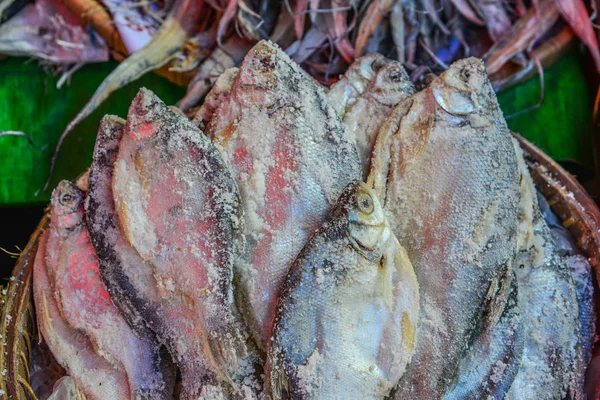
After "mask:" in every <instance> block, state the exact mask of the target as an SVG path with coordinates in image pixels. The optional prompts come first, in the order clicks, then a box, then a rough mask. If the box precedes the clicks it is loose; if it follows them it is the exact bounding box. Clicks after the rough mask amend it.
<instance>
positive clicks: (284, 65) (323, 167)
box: [206, 41, 360, 349]
mask: <svg viewBox="0 0 600 400" xmlns="http://www.w3.org/2000/svg"><path fill="white" fill-rule="evenodd" d="M206 132H207V134H208V135H210V137H211V138H213V140H214V141H215V142H216V143H217V144H219V145H220V146H222V147H223V150H224V153H225V154H226V157H227V160H226V161H227V162H229V164H230V166H231V168H232V169H233V174H234V177H235V179H236V181H237V184H238V186H239V188H240V193H241V198H242V205H243V208H244V212H245V216H246V229H245V237H246V243H247V246H246V251H245V253H244V254H243V255H242V256H241V257H239V258H238V259H237V260H236V261H235V273H236V287H237V290H238V293H237V294H236V296H238V299H237V300H238V305H239V306H240V308H241V309H240V311H241V312H242V313H243V315H244V317H245V319H246V321H247V323H248V325H249V327H250V330H251V332H252V335H253V336H254V338H255V340H256V342H257V343H258V344H259V346H260V347H261V348H262V349H264V348H265V347H266V342H267V340H268V338H269V337H270V336H271V329H272V321H273V317H274V313H275V303H276V298H277V295H278V293H279V288H280V286H281V283H282V282H283V280H284V278H285V275H286V274H287V271H288V269H289V267H290V265H291V263H292V261H293V260H294V258H295V257H296V256H297V254H298V252H299V251H300V249H301V248H302V246H303V245H304V243H305V241H306V239H307V238H308V236H309V235H310V233H311V232H312V231H313V229H315V228H316V227H317V226H318V225H319V224H320V223H321V222H322V221H323V218H324V217H325V215H326V213H327V210H328V209H329V206H330V205H331V204H334V203H335V201H336V199H337V196H338V195H339V194H340V193H341V191H342V190H343V188H344V187H345V185H346V184H347V183H348V182H350V181H352V180H354V179H357V178H359V177H360V172H359V171H360V166H359V162H358V155H357V153H356V147H355V145H354V141H353V139H352V138H349V137H347V135H346V133H345V131H344V128H343V125H342V123H341V121H340V119H339V117H338V116H337V114H336V112H335V110H334V109H333V108H332V107H331V106H330V105H329V102H328V100H327V97H326V95H325V93H324V92H323V89H322V88H320V87H319V86H318V85H317V84H316V83H315V81H314V80H313V79H312V78H310V77H309V76H308V75H307V74H306V73H305V72H304V71H302V70H300V68H299V67H298V65H297V64H295V63H294V62H293V61H292V60H290V58H289V57H288V56H287V55H286V54H285V53H283V52H282V51H281V50H280V49H279V48H278V47H276V46H275V45H274V44H272V43H271V42H266V41H262V42H259V43H258V44H257V45H256V46H254V48H253V49H252V50H250V52H249V53H248V55H247V56H246V58H245V59H244V62H243V63H242V66H241V67H240V70H239V72H238V75H237V77H236V79H235V81H234V83H233V88H232V91H231V95H230V101H229V102H226V103H222V104H221V105H220V106H219V108H218V109H217V110H216V111H215V113H214V114H213V117H212V119H211V121H210V122H209V124H208V126H207V130H206Z"/></svg>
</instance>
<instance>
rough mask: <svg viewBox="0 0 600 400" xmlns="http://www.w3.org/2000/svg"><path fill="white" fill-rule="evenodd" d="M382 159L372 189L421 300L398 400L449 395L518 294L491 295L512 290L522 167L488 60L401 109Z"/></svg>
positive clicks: (458, 66) (452, 73) (469, 65)
mask: <svg viewBox="0 0 600 400" xmlns="http://www.w3.org/2000/svg"><path fill="white" fill-rule="evenodd" d="M374 157H375V159H374V161H373V164H372V170H371V174H370V176H369V180H368V183H369V184H370V186H372V187H374V188H375V189H376V192H377V193H378V194H379V197H380V199H381V198H383V199H384V207H385V209H386V213H387V214H386V215H387V217H388V220H389V222H390V226H391V227H392V230H393V231H394V233H395V234H396V237H397V238H398V240H399V242H400V243H401V244H402V245H403V246H404V247H405V248H406V251H407V253H408V255H409V258H410V260H411V262H412V264H413V266H414V268H415V273H416V274H417V279H418V281H419V286H420V298H421V315H420V322H419V330H418V338H419V340H418V342H417V349H416V352H415V355H414V357H413V361H412V362H411V364H410V365H409V366H408V369H407V372H406V373H405V374H404V376H403V377H402V378H401V380H400V384H399V385H398V387H397V389H396V393H395V394H394V398H396V399H408V398H415V397H416V398H426V399H436V398H441V397H443V396H444V394H446V393H447V391H448V390H449V389H451V386H450V385H451V384H452V383H453V381H455V379H456V378H457V377H456V376H455V374H456V373H457V372H458V367H459V364H460V360H461V358H462V357H463V356H464V354H465V352H466V351H467V349H468V344H469V343H470V342H471V343H472V342H473V341H475V340H477V339H478V335H479V334H480V333H481V332H478V331H477V325H478V321H479V318H480V316H481V315H484V314H483V313H490V314H491V315H495V317H494V318H493V319H492V320H493V321H496V320H497V318H498V317H497V315H498V314H499V313H500V314H501V312H502V310H504V309H505V306H504V305H503V301H502V299H504V300H505V301H506V299H507V298H508V297H509V296H507V294H508V292H509V291H508V290H504V291H502V293H504V296H501V297H492V300H493V301H490V300H489V299H487V297H488V293H493V292H494V291H492V292H490V288H493V287H502V286H504V287H510V285H508V286H507V285H502V284H501V282H503V277H505V276H506V273H504V272H503V271H506V268H507V267H508V268H510V266H512V261H513V259H514V255H515V247H516V227H517V214H516V207H517V202H518V193H519V180H518V171H517V166H516V161H515V155H514V150H513V147H512V142H511V138H510V135H509V134H508V128H507V127H506V123H505V121H504V119H503V118H502V113H501V111H500V108H499V106H498V102H497V100H496V98H495V95H494V92H493V89H492V87H491V84H490V82H489V79H488V78H487V76H486V74H485V69H484V67H483V63H482V62H481V61H480V60H477V59H474V58H468V59H464V60H461V61H458V62H455V63H454V64H452V65H451V66H450V68H449V69H448V70H447V71H446V72H444V73H443V74H442V75H441V76H439V77H438V78H437V79H435V80H434V81H433V82H431V84H430V86H429V87H428V88H426V89H424V90H423V91H421V92H419V93H417V94H416V95H414V96H413V97H410V98H408V99H407V100H405V101H403V102H402V103H400V105H398V107H396V109H395V110H394V111H393V113H392V115H391V116H390V117H389V118H388V120H387V121H386V123H385V124H384V126H383V127H382V129H381V131H380V133H379V135H378V138H377V143H376V148H375V153H374ZM491 306H493V307H491ZM501 354H503V352H501Z"/></svg>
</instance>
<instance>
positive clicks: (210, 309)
mask: <svg viewBox="0 0 600 400" xmlns="http://www.w3.org/2000/svg"><path fill="white" fill-rule="evenodd" d="M113 195H114V198H115V205H116V211H117V214H118V215H119V218H120V224H121V228H122V230H123V234H124V236H125V237H126V239H127V241H128V243H129V244H131V245H132V246H133V248H134V249H135V250H137V252H138V253H139V255H140V256H141V257H142V259H144V261H146V262H147V263H149V264H150V265H151V266H152V268H153V271H154V279H155V280H156V285H157V290H158V293H159V295H160V297H161V300H160V301H161V304H166V303H171V304H173V306H172V307H171V308H170V309H171V310H175V309H177V312H178V314H177V315H178V317H175V318H174V316H172V315H170V314H164V313H161V314H160V316H159V317H160V318H161V319H162V321H161V324H162V326H163V327H162V328H160V329H156V332H157V334H158V335H159V336H161V337H165V339H166V342H167V345H168V347H169V349H170V351H171V353H172V354H173V357H174V358H175V360H176V361H177V363H178V364H179V366H180V368H181V370H182V379H183V388H184V390H185V392H186V395H191V394H194V393H199V388H196V387H194V385H197V383H196V381H198V376H202V375H207V374H209V373H213V374H215V375H220V376H221V377H220V379H225V380H226V381H228V380H234V381H235V382H237V383H239V382H240V381H241V380H243V379H244V378H246V376H247V375H249V372H248V371H244V370H243V368H246V366H247V364H250V365H251V364H252V362H255V361H259V360H258V359H257V358H255V359H254V360H252V359H251V358H249V357H251V356H252V354H249V351H248V349H247V347H246V339H247V333H246V332H245V329H244V327H243V324H242V321H241V317H240V316H239V313H238V312H237V310H236V308H235V305H234V297H233V283H232V281H233V260H234V257H236V256H237V255H238V254H239V253H240V252H241V251H242V250H243V237H242V235H241V232H240V228H241V225H242V222H243V220H242V215H241V211H242V210H241V205H240V198H239V193H238V189H237V186H236V183H235V181H234V180H233V178H232V176H231V174H230V173H229V169H228V166H227V165H226V164H225V163H224V162H223V160H222V158H221V156H220V154H219V152H218V151H217V149H216V148H215V147H214V146H213V145H212V144H211V142H210V140H209V138H208V137H206V136H204V135H203V134H202V132H201V131H200V130H199V129H198V128H196V127H195V126H194V125H192V124H191V123H190V122H188V120H187V118H186V117H185V116H183V115H180V114H175V113H173V112H172V111H171V110H170V109H169V108H168V107H167V106H166V105H165V104H164V103H163V102H162V101H161V100H160V99H159V98H158V97H157V96H156V95H154V94H153V93H152V92H150V91H149V90H147V89H141V90H140V92H139V93H138V95H137V96H136V98H135V99H134V100H133V102H132V105H131V107H130V108H129V113H128V115H127V125H126V132H125V136H124V137H123V138H122V139H121V141H120V143H119V152H118V156H117V159H116V161H115V170H114V173H113ZM175 305H177V308H176V307H175ZM168 325H172V326H170V327H169V328H168V329H166V327H167V326H168ZM203 369H205V370H208V372H203V371H202V370H203ZM250 372H253V371H250ZM232 384H233V385H234V386H237V385H236V384H235V383H233V382H232ZM236 389H239V388H236Z"/></svg>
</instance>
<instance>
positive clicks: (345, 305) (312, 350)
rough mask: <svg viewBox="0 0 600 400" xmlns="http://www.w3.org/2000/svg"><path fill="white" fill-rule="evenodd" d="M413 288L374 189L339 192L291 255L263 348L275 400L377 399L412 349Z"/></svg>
mask: <svg viewBox="0 0 600 400" xmlns="http://www.w3.org/2000/svg"><path fill="white" fill-rule="evenodd" d="M418 313H419V289H418V284H417V280H416V276H415V273H414V271H413V268H412V265H411V263H410V261H409V259H408V256H407V254H406V251H405V250H404V249H403V248H402V247H401V246H400V244H399V243H398V240H397V239H396V238H395V236H394V235H393V233H392V232H391V229H390V227H389V225H388V222H387V221H386V218H385V215H384V211H383V208H382V206H381V204H380V203H379V201H378V200H377V197H376V196H375V193H374V192H373V191H372V190H371V189H369V188H368V187H367V186H366V185H365V184H364V183H362V182H358V181H357V182H353V183H351V184H349V185H348V187H347V188H346V189H345V190H344V191H343V193H342V194H341V196H340V199H339V201H338V203H337V204H336V205H335V207H334V208H333V209H332V210H331V212H330V214H329V216H328V218H327V220H326V222H325V223H324V224H323V225H322V226H321V227H320V228H319V229H318V230H317V231H316V232H315V233H314V234H313V235H312V236H311V238H310V239H309V241H308V242H307V244H306V246H305V247H304V249H303V250H302V252H301V253H300V255H299V256H298V258H297V259H296V260H295V261H294V264H293V265H292V267H291V270H290V273H289V275H288V277H287V279H286V281H285V284H284V285H283V289H282V294H281V296H280V298H279V306H278V312H277V318H276V320H275V328H274V333H273V343H272V348H271V349H270V351H269V361H270V377H271V387H272V390H273V398H274V399H287V398H294V399H351V398H356V399H383V398H384V397H386V396H387V395H388V394H389V392H390V390H391V389H392V388H393V387H394V386H395V385H396V383H397V382H398V379H399V378H400V376H402V374H403V372H404V370H405V368H406V365H407V364H408V363H409V362H410V359H411V356H412V354H413V351H414V348H415V341H418V339H417V338H416V337H415V335H416V329H417V326H416V323H417V318H418Z"/></svg>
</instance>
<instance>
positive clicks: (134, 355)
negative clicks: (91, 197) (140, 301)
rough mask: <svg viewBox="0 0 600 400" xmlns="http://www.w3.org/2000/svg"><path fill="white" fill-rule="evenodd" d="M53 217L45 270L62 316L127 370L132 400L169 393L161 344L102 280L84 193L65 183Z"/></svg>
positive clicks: (54, 198)
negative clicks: (135, 326) (139, 328)
mask: <svg viewBox="0 0 600 400" xmlns="http://www.w3.org/2000/svg"><path fill="white" fill-rule="evenodd" d="M66 196H69V197H68V198H69V199H70V200H68V199H67V197H66ZM50 215H51V223H50V226H49V228H48V231H49V237H48V241H47V245H46V255H45V257H46V266H47V272H48V276H49V278H50V283H51V285H52V287H53V289H54V290H53V294H54V297H55V300H56V302H57V304H58V307H59V309H60V311H61V314H62V316H63V318H64V319H65V321H66V322H67V323H68V324H69V325H70V327H71V328H73V329H77V330H79V331H81V332H82V333H83V334H85V335H86V336H87V338H88V339H89V340H90V342H91V343H92V344H93V345H94V348H95V350H96V351H97V353H98V354H99V355H100V356H102V357H104V358H105V359H106V360H107V361H109V362H110V363H111V364H112V365H113V366H114V367H115V368H116V369H124V370H125V371H126V373H127V377H128V380H129V386H130V389H131V391H132V394H131V395H132V396H133V397H135V396H138V395H140V396H148V395H150V396H152V397H155V398H158V397H159V396H160V393H161V392H162V393H164V392H165V391H167V392H168V391H169V390H170V389H171V387H168V386H169V384H168V383H167V382H166V381H165V376H164V375H163V374H164V372H165V371H163V370H162V369H161V366H160V364H159V363H157V359H158V358H159V355H158V343H156V342H154V341H152V340H150V339H151V338H142V337H139V336H138V335H137V334H135V333H134V332H133V330H132V329H131V328H130V327H129V325H128V324H127V323H126V322H125V319H124V318H123V316H122V315H121V313H120V311H119V310H118V309H117V308H116V307H115V306H114V304H113V303H112V301H111V300H110V298H109V294H108V292H107V291H106V287H105V285H104V283H103V282H102V280H101V277H100V272H99V270H98V260H97V257H96V253H95V251H94V248H93V247H92V243H91V241H90V238H89V234H88V231H87V228H86V226H85V223H84V211H83V193H82V192H81V191H80V190H79V189H78V188H77V187H76V186H75V185H74V184H73V183H71V182H69V181H62V182H61V183H60V184H59V185H58V187H57V188H56V189H55V190H54V192H53V194H52V208H51V213H50ZM167 375H168V374H167Z"/></svg>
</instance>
